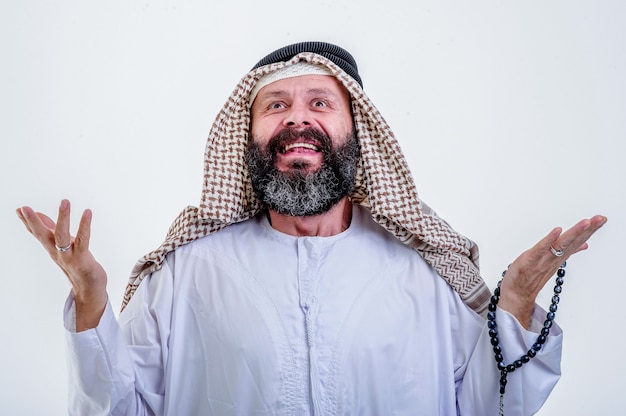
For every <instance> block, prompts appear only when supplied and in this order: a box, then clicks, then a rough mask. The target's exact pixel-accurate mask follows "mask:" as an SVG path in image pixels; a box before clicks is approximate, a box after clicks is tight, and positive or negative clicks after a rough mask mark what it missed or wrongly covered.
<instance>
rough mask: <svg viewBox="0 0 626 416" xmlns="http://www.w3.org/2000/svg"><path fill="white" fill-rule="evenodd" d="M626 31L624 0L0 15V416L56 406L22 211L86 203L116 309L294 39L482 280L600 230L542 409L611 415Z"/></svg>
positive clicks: (45, 323)
mask: <svg viewBox="0 0 626 416" xmlns="http://www.w3.org/2000/svg"><path fill="white" fill-rule="evenodd" d="M625 22H626V3H625V2H623V1H620V0H613V1H591V0H590V1H583V0H578V1H577V0H569V1H565V0H561V1H518V2H513V1H471V2H470V1H457V2H451V1H444V2H439V1H413V0H411V1H408V0H407V1H398V0H386V1H381V0H376V1H374V0H336V1H331V0H311V1H307V2H304V1H301V2H298V1H293V0H292V1H274V2H271V1H251V0H250V1H245V2H244V1H240V2H237V1H231V2H226V1H223V2H222V1H220V2H218V1H215V2H209V1H199V0H195V1H192V0H186V1H179V2H177V3H174V2H173V1H171V2H165V1H147V0H145V1H141V2H139V1H120V0H116V1H99V2H97V1H88V0H80V1H79V0H76V1H44V0H19V1H17V0H16V1H4V2H2V5H1V6H0V52H1V55H0V59H1V65H0V137H1V138H2V151H1V152H0V158H1V159H0V181H1V183H0V184H1V191H2V198H1V202H0V224H1V229H0V230H1V231H2V237H1V238H0V256H1V257H0V260H1V264H2V276H1V279H2V280H1V287H0V308H1V309H0V319H1V320H2V321H1V322H0V323H1V328H2V340H1V342H0V359H1V360H2V361H1V363H0V368H1V370H0V414H3V415H61V414H64V413H66V410H65V406H66V394H67V387H66V374H65V362H64V360H65V358H64V338H63V327H62V319H61V311H62V307H63V303H64V300H65V297H66V295H67V292H68V290H69V284H68V283H67V282H66V280H65V277H64V276H63V275H62V273H61V272H60V271H59V270H58V269H57V268H56V266H54V264H53V263H52V262H51V261H50V259H49V258H48V256H47V255H46V253H45V252H44V251H43V250H42V249H41V248H40V247H39V245H38V243H37V242H36V241H35V240H34V239H33V238H32V237H31V236H30V235H28V234H27V233H26V232H25V231H24V228H23V227H22V225H21V223H20V222H19V220H18V219H17V216H16V215H15V212H14V210H15V208H17V207H18V206H22V205H31V206H33V207H35V208H36V209H38V210H41V211H43V212H47V213H50V214H54V215H56V209H57V206H58V203H59V201H60V200H61V198H69V199H70V200H71V201H72V202H73V208H74V211H73V219H74V222H77V219H78V217H79V215H80V212H81V211H82V210H83V209H85V208H87V207H89V208H91V209H93V211H94V224H93V241H92V249H93V252H94V253H95V254H96V256H97V257H98V259H99V260H100V261H101V262H102V263H103V264H104V265H105V267H106V269H107V270H108V273H109V293H110V297H111V300H112V302H113V304H114V306H115V308H117V306H118V305H119V304H120V302H121V296H122V295H121V294H122V291H123V289H124V286H125V282H126V277H127V275H128V272H129V271H130V269H131V267H132V265H133V264H134V262H135V260H136V259H137V258H139V257H140V256H142V255H143V254H145V253H146V252H147V251H150V250H151V249H153V248H155V247H156V246H157V245H158V244H159V243H160V242H161V239H162V238H163V237H164V235H165V232H166V231H167V228H168V227H169V224H170V222H171V221H172V220H173V219H174V217H175V216H176V215H177V214H178V212H179V211H180V210H181V209H183V208H184V206H185V205H189V204H191V205H197V203H198V201H199V197H200V188H201V178H202V155H203V152H204V142H205V137H206V135H207V133H208V131H209V128H210V126H211V124H212V122H213V119H214V117H215V115H216V114H217V112H218V111H219V109H220V108H221V106H222V105H223V103H224V102H225V101H226V98H227V97H228V96H229V94H230V92H231V90H232V89H233V88H234V86H235V84H236V83H237V81H238V80H239V79H240V78H241V77H242V76H243V75H244V74H245V73H246V72H247V71H248V70H249V69H250V67H251V66H252V65H253V64H254V63H256V61H257V60H258V59H260V58H261V57H262V56H264V55H265V54H267V53H268V52H271V51H272V50H274V49H276V48H278V47H281V46H284V45H286V44H288V43H293V42H298V41H302V40H324V41H330V42H333V43H337V44H339V45H342V46H343V47H345V48H346V49H348V50H349V51H350V52H352V54H353V55H354V56H355V57H356V58H357V61H358V62H359V66H360V73H361V75H362V77H363V79H364V82H365V90H366V92H367V93H368V95H369V96H370V97H371V98H372V99H373V101H374V103H375V104H376V105H377V107H378V108H379V109H380V110H381V112H382V113H383V115H385V117H386V118H387V120H388V121H389V123H390V124H391V126H392V128H393V129H394V130H395V133H396V135H397V136H398V138H399V140H400V141H401V144H402V146H403V149H404V150H405V153H406V155H407V157H408V159H409V162H410V165H411V167H412V170H413V174H414V177H415V180H416V182H417V185H418V189H419V190H420V192H421V196H422V197H423V198H424V200H425V201H427V202H428V203H429V204H430V205H431V206H433V207H434V208H435V209H436V210H437V211H438V212H439V214H440V215H441V216H442V217H444V218H445V219H446V220H448V221H449V222H450V223H451V224H452V225H453V226H454V227H455V228H457V229H458V230H459V231H460V232H462V233H464V234H466V235H468V236H470V237H471V238H473V239H474V240H475V241H477V243H478V244H479V245H480V247H481V262H482V270H483V276H484V277H485V279H486V280H487V282H488V283H489V285H490V286H491V287H493V286H494V285H495V282H496V281H497V279H498V278H499V275H500V272H501V270H502V269H503V268H504V267H506V265H507V264H508V263H509V262H510V261H511V260H513V259H514V258H515V257H516V256H517V255H518V254H519V253H521V252H522V251H523V250H525V249H526V248H528V247H529V246H531V245H532V244H534V243H535V242H536V241H537V240H538V239H539V238H540V237H542V236H543V235H545V234H546V233H547V232H549V231H550V230H551V229H552V227H554V226H557V225H559V226H564V227H568V226H570V225H572V224H573V223H575V222H576V221H577V220H579V219H580V218H582V217H588V216H591V215H593V214H595V213H601V214H605V215H607V216H608V217H609V223H608V224H607V226H606V227H605V228H604V229H602V230H601V231H600V232H599V233H598V235H596V236H595V237H594V238H593V240H592V242H591V244H592V247H591V249H590V250H589V251H587V252H584V253H581V254H579V255H577V256H575V257H574V258H572V260H571V261H570V262H569V266H568V274H567V282H566V284H565V286H564V295H563V301H562V302H561V308H560V309H559V313H558V316H557V320H558V321H559V323H560V324H561V326H562V327H563V328H564V330H565V333H566V334H565V348H564V356H563V363H562V370H563V378H562V380H561V382H560V383H559V384H558V385H557V387H556V389H555V390H554V392H553V394H552V396H551V397H550V399H549V400H548V402H547V403H546V405H545V406H544V408H543V409H542V411H541V412H540V414H541V415H556V414H558V415H599V414H601V415H616V414H623V411H624V408H626V397H625V395H624V394H623V383H624V382H623V379H624V376H625V374H626V364H625V360H624V356H623V351H624V335H623V330H624V322H625V318H626V316H625V312H624V311H625V309H624V307H623V299H624V293H625V292H626V281H625V279H624V277H625V272H624V270H625V269H626V264H625V261H624V249H623V243H622V241H623V235H624V231H626V224H625V219H624V212H625V210H626V203H625V195H624V185H623V182H624V179H626V169H625V168H624V160H623V155H624V150H625V147H626V146H625V145H624V141H625V139H626V76H625V74H626V48H625V46H626V23H625ZM551 286H552V285H550V291H551ZM539 301H540V303H542V304H543V305H544V306H545V305H547V304H548V296H547V294H543V295H542V296H541V297H540V300H539ZM522 371H523V370H522Z"/></svg>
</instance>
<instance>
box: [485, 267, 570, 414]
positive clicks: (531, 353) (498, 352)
mask: <svg viewBox="0 0 626 416" xmlns="http://www.w3.org/2000/svg"><path fill="white" fill-rule="evenodd" d="M565 266H567V262H565V263H563V264H562V265H561V267H559V269H558V270H557V272H556V281H555V286H554V295H553V296H552V303H551V304H550V307H549V308H548V313H547V314H546V320H545V321H544V323H543V328H542V329H541V332H540V333H539V335H538V336H537V339H536V340H535V343H534V344H533V345H532V346H531V347H530V349H529V350H528V351H527V352H526V354H524V355H522V356H521V357H519V358H518V359H517V360H515V361H513V362H512V363H509V364H506V363H505V362H504V356H503V354H502V347H501V346H500V339H499V338H498V325H497V324H496V309H497V306H498V302H499V301H500V286H501V285H502V279H500V281H499V282H498V286H497V287H496V289H495V290H494V291H493V296H491V301H490V302H489V309H488V312H487V328H489V336H490V337H491V345H492V347H493V353H494V357H495V360H496V364H497V366H498V370H500V416H502V415H504V392H505V391H506V383H507V376H508V375H509V373H512V372H514V371H515V370H517V369H518V368H521V367H522V366H523V365H524V364H526V363H527V362H529V361H530V360H531V358H534V357H535V356H536V355H537V353H538V352H539V351H540V350H541V348H542V347H543V344H545V342H546V340H547V339H548V335H549V334H550V328H552V322H553V321H554V317H555V315H556V310H557V309H558V304H559V301H560V300H561V298H560V294H561V292H562V290H563V287H562V286H563V282H564V279H563V278H564V277H565ZM505 274H506V270H505V271H503V272H502V277H503V278H504V275H505Z"/></svg>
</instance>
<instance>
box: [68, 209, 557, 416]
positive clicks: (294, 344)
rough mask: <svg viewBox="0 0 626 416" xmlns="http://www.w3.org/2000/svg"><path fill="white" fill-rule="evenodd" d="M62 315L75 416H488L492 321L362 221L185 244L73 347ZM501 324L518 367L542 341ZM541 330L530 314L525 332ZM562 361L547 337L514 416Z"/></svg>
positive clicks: (493, 383) (492, 387)
mask: <svg viewBox="0 0 626 416" xmlns="http://www.w3.org/2000/svg"><path fill="white" fill-rule="evenodd" d="M268 253H271V254H272V255H268ZM355 253H359V254H358V255H357V254H355ZM355 257H358V261H355V262H347V261H346V259H347V258H355ZM277 263H279V264H280V271H281V273H277V272H276V269H277ZM66 306H67V307H66V312H65V314H64V315H65V325H66V328H68V332H67V345H68V354H67V357H68V360H67V361H68V368H69V370H70V372H69V374H70V377H68V381H69V382H70V383H71V384H70V388H69V393H70V397H69V400H68V403H69V414H70V415H81V416H82V415H111V414H112V415H126V416H131V415H143V416H145V415H148V414H150V415H160V416H179V415H183V416H186V415H203V416H208V415H217V416H228V415H246V416H248V415H257V416H258V415H297V416H306V415H318V416H319V415H325V416H331V415H343V416H349V415H353V416H356V415H394V416H402V415H442V416H450V415H460V416H468V415H473V416H477V415H478V416H481V415H495V414H497V408H498V402H499V392H498V383H499V379H500V372H499V371H498V369H497V367H496V365H495V362H494V360H493V347H492V346H491V343H490V336H489V328H488V326H487V323H486V321H485V320H484V319H482V318H481V317H479V316H478V315H476V314H475V313H473V312H472V311H471V310H469V308H467V307H466V305H464V304H463V302H462V301H461V299H460V298H459V296H457V295H456V294H455V293H454V292H453V290H452V289H451V288H450V287H449V285H447V284H446V282H445V281H444V280H443V279H441V278H440V277H439V276H438V275H437V273H435V271H434V270H433V268H432V267H430V266H428V265H427V264H426V263H425V261H424V260H423V259H422V257H421V256H420V255H419V254H418V253H416V252H415V251H413V250H412V249H411V248H409V247H407V246H405V245H404V244H402V243H401V242H400V241H398V240H397V239H396V238H395V237H394V236H392V235H391V234H390V233H389V232H387V231H386V230H385V229H383V228H382V227H381V226H380V225H378V224H377V223H375V222H374V220H373V219H372V217H371V215H370V213H369V212H368V210H367V208H364V207H362V206H358V205H357V206H355V207H354V209H353V215H352V222H351V223H350V225H349V227H348V228H347V229H346V230H345V231H343V232H341V233H339V234H336V235H333V236H329V237H315V236H310V237H309V236H305V237H296V236H292V235H289V234H285V233H282V232H280V231H277V230H275V229H274V228H272V226H271V224H270V223H269V221H268V218H267V216H266V215H264V213H260V214H259V215H257V216H255V217H254V218H251V219H250V220H248V221H243V222H241V223H237V224H233V225H231V226H229V227H227V228H225V229H223V230H221V231H220V232H217V233H215V234H213V235H210V236H208V237H206V238H202V239H199V240H196V241H193V242H192V243H190V244H187V245H185V246H183V247H180V248H179V249H177V250H176V251H175V252H172V253H169V254H168V256H167V258H166V260H165V262H164V264H163V267H162V268H161V269H160V270H159V271H157V272H156V273H153V274H151V275H149V276H147V277H146V278H145V280H144V281H143V283H142V284H141V285H140V287H139V288H138V290H137V293H136V294H135V295H134V297H133V299H132V300H131V302H130V303H129V304H128V307H127V308H126V309H125V310H124V312H123V313H121V314H120V316H119V319H118V321H116V320H115V316H114V314H113V312H112V310H111V307H110V305H107V310H106V312H105V314H104V315H103V317H102V319H101V320H100V322H99V324H98V326H97V327H96V328H95V329H93V330H88V331H83V332H79V333H72V332H70V331H71V330H72V324H73V318H74V317H73V313H72V310H73V308H74V307H75V304H74V302H72V301H71V299H70V301H69V302H68V304H66ZM497 315H498V330H499V334H500V337H501V342H502V348H503V350H504V351H505V353H504V354H505V360H506V362H512V361H513V360H514V359H515V358H516V357H519V356H520V355H522V354H523V353H525V352H526V351H528V348H529V347H530V346H531V345H532V343H533V342H535V340H536V338H537V334H536V333H532V332H530V331H526V330H524V328H523V327H522V326H521V325H520V324H519V323H518V322H517V320H516V319H515V318H514V317H513V316H512V315H510V314H508V313H507V312H505V311H503V310H501V309H498V310H497ZM545 316H546V312H545V311H543V310H541V308H539V307H535V310H534V313H533V326H539V327H540V328H541V326H542V323H543V321H544V320H545ZM433 317H436V319H434V318H433ZM118 322H119V325H118ZM561 346H562V332H561V330H560V328H559V327H558V325H556V324H555V325H554V326H553V328H552V331H551V332H550V336H549V337H548V339H547V340H546V343H545V344H544V346H543V348H542V349H541V352H540V354H537V356H536V357H535V358H534V359H533V360H532V361H531V362H529V363H528V364H527V365H525V366H524V368H523V369H522V370H521V371H516V372H515V373H513V374H511V375H509V377H508V384H507V394H506V395H505V409H506V414H507V416H514V415H519V416H521V415H531V414H535V413H536V412H537V410H538V409H539V408H540V407H541V405H542V404H543V403H544V401H545V400H546V398H547V397H548V394H549V392H550V391H551V390H552V388H553V386H554V384H555V383H556V382H557V380H558V379H559V375H560V357H561Z"/></svg>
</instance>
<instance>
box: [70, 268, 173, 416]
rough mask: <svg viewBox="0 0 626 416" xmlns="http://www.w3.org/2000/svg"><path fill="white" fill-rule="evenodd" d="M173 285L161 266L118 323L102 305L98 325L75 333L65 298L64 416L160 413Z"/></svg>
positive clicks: (71, 305)
mask: <svg viewBox="0 0 626 416" xmlns="http://www.w3.org/2000/svg"><path fill="white" fill-rule="evenodd" d="M157 274H159V276H157ZM172 280H173V276H172V274H171V272H170V270H169V269H168V267H167V264H166V265H164V266H163V268H162V269H161V270H159V271H158V272H156V273H154V274H153V275H150V276H147V277H146V278H145V279H144V281H143V282H142V284H141V285H140V286H139V288H138V289H137V291H136V292H135V295H134V296H133V299H132V300H131V302H130V303H129V304H128V306H127V307H126V309H125V310H124V312H123V313H122V314H121V315H120V318H119V321H118V320H116V319H115V316H114V314H113V311H112V308H111V304H110V303H107V306H106V309H105V311H104V314H103V316H102V318H101V319H100V322H99V323H98V326H97V327H96V328H94V329H89V330H87V331H83V332H75V304H74V299H73V296H72V295H71V294H70V296H69V297H68V300H67V302H66V306H65V311H64V321H65V328H66V344H67V348H66V350H67V365H68V381H69V389H68V390H69V397H68V402H69V408H68V414H70V415H155V414H156V415H159V414H162V412H163V406H164V397H165V388H164V385H165V371H164V368H165V364H164V363H166V362H167V361H166V360H167V352H168V349H167V341H168V337H169V327H170V315H171V302H172V297H171V292H172V289H171V287H172Z"/></svg>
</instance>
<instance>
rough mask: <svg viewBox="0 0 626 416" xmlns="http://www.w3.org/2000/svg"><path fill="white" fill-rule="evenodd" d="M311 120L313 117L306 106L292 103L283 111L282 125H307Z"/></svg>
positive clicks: (294, 126)
mask: <svg viewBox="0 0 626 416" xmlns="http://www.w3.org/2000/svg"><path fill="white" fill-rule="evenodd" d="M312 121H313V118H312V116H311V113H310V112H309V111H308V109H307V108H306V106H304V105H300V104H294V105H292V106H291V107H290V108H289V110H288V111H287V112H286V113H285V118H284V119H283V125H284V126H285V127H290V128H299V127H309V126H311V124H312Z"/></svg>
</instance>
